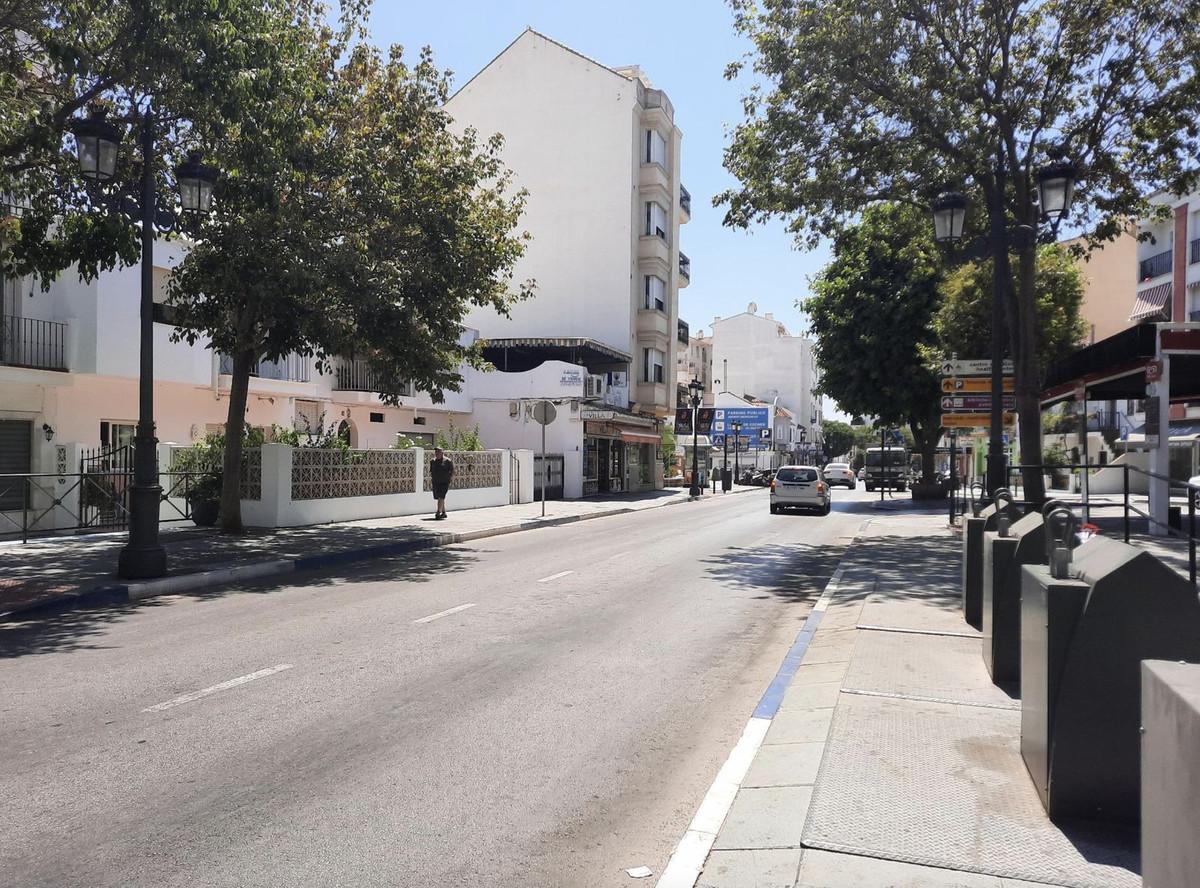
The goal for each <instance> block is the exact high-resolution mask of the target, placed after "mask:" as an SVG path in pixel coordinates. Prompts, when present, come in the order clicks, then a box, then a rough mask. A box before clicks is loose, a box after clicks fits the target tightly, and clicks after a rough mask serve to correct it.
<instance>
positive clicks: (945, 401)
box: [942, 395, 1017, 413]
mask: <svg viewBox="0 0 1200 888" xmlns="http://www.w3.org/2000/svg"><path fill="white" fill-rule="evenodd" d="M1016 406H1017V399H1016V398H1014V397H1013V396H1012V395H1005V396H1004V409H1005V410H1013V409H1015V408H1016ZM991 409H992V396H991V395H942V410H943V411H945V412H946V413H953V412H954V411H957V410H966V411H968V412H971V413H974V412H986V411H988V410H991Z"/></svg>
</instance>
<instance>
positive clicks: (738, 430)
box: [729, 419, 742, 484]
mask: <svg viewBox="0 0 1200 888" xmlns="http://www.w3.org/2000/svg"><path fill="white" fill-rule="evenodd" d="M729 428H730V429H731V430H732V431H733V483H734V484H737V483H738V475H740V474H741V471H742V467H741V464H740V463H739V462H738V438H739V437H741V434H742V424H741V422H740V421H738V420H736V419H735V420H734V421H733V422H731V423H730V424H729Z"/></svg>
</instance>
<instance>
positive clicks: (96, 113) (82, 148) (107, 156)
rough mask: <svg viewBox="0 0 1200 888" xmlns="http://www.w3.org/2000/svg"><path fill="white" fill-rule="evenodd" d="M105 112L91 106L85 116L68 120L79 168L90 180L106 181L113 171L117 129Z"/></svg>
mask: <svg viewBox="0 0 1200 888" xmlns="http://www.w3.org/2000/svg"><path fill="white" fill-rule="evenodd" d="M107 115H108V112H107V111H105V110H104V109H103V108H95V109H93V110H92V113H91V115H90V116H88V117H83V118H80V119H78V120H76V121H74V122H73V123H72V124H71V132H73V133H74V134H75V152H76V156H77V157H78V159H79V171H80V172H81V173H83V175H84V176H85V177H86V178H88V179H91V180H92V181H93V182H107V181H108V180H110V179H111V178H112V177H113V176H114V175H116V172H117V150H118V149H119V148H120V147H121V131H120V130H119V129H117V127H115V126H113V124H111V123H109V122H108V120H107Z"/></svg>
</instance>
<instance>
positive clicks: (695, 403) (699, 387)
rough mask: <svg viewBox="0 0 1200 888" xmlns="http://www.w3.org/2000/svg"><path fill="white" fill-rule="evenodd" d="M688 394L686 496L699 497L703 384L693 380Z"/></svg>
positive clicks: (689, 385)
mask: <svg viewBox="0 0 1200 888" xmlns="http://www.w3.org/2000/svg"><path fill="white" fill-rule="evenodd" d="M688 392H689V393H690V396H689V398H688V404H689V405H691V408H692V486H691V487H689V488H688V496H700V493H701V491H700V447H699V441H700V437H699V436H700V405H701V404H702V403H704V400H703V397H702V393H703V392H704V383H702V382H701V381H700V380H699V379H693V380H692V381H691V382H689V383H688Z"/></svg>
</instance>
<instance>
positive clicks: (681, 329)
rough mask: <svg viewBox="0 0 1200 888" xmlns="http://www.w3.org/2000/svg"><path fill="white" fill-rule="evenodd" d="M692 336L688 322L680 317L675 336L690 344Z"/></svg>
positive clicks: (676, 324) (685, 343)
mask: <svg viewBox="0 0 1200 888" xmlns="http://www.w3.org/2000/svg"><path fill="white" fill-rule="evenodd" d="M690 336H691V328H690V327H688V322H687V321H685V320H683V318H680V319H679V320H677V321H676V322H675V337H676V338H677V339H678V340H679V341H680V342H682V343H683V344H684V345H687V344H688V340H689V338H690Z"/></svg>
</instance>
